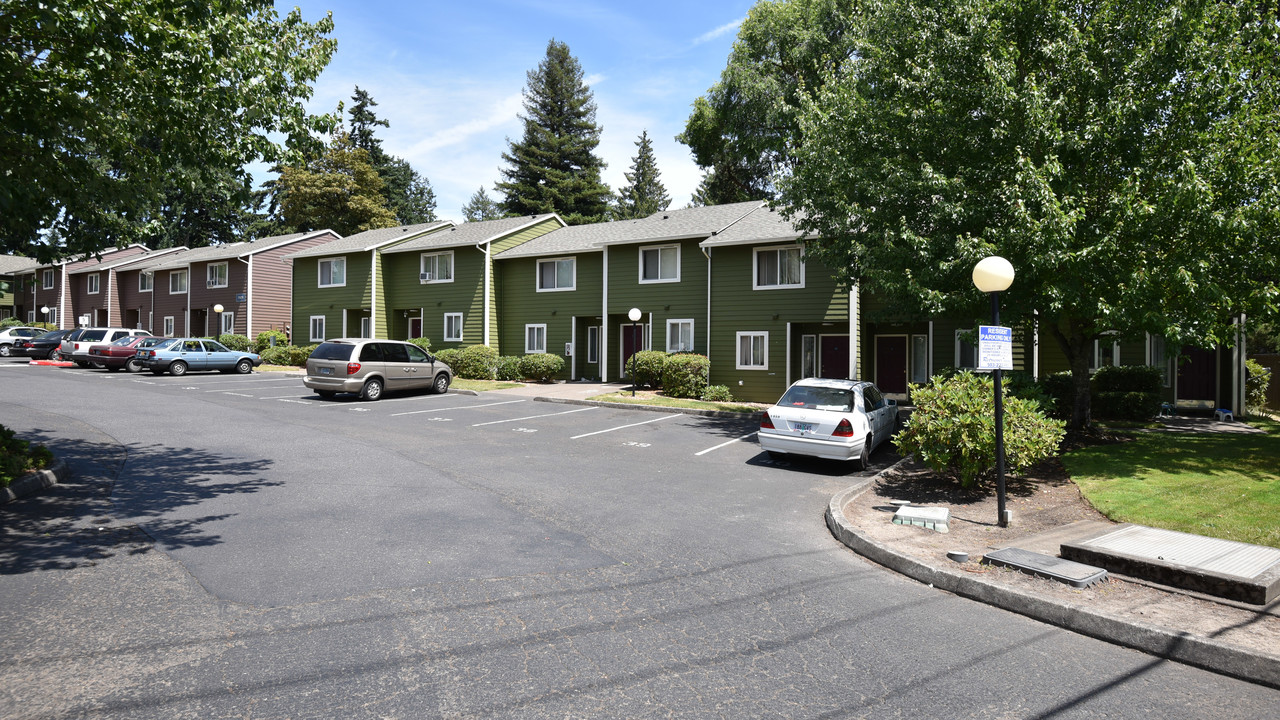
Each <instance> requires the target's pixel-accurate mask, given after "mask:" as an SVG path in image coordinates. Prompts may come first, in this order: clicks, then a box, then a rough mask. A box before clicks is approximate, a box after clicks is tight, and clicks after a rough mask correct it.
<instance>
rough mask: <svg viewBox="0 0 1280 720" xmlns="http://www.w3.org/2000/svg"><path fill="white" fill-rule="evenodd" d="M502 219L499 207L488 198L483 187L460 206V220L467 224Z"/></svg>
mask: <svg viewBox="0 0 1280 720" xmlns="http://www.w3.org/2000/svg"><path fill="white" fill-rule="evenodd" d="M500 217H502V208H501V207H499V205H498V203H497V201H496V200H494V199H493V198H491V197H489V194H488V193H486V192H485V191H484V186H483V185H481V186H480V189H479V190H477V191H476V194H475V195H472V196H471V199H470V200H468V201H467V204H466V205H463V206H462V219H463V220H466V221H467V222H481V221H483V220H497V219H498V218H500Z"/></svg>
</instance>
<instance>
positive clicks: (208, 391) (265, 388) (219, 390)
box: [205, 383, 298, 393]
mask: <svg viewBox="0 0 1280 720" xmlns="http://www.w3.org/2000/svg"><path fill="white" fill-rule="evenodd" d="M287 387H298V384H297V383H294V384H292V385H271V386H268V387H256V388H253V389H254V390H276V389H279V388H287ZM205 392H207V393H215V392H226V390H222V389H218V390H205Z"/></svg>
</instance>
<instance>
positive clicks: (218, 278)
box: [204, 262, 227, 288]
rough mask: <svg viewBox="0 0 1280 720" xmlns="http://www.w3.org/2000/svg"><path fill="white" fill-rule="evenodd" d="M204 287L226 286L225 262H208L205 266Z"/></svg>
mask: <svg viewBox="0 0 1280 720" xmlns="http://www.w3.org/2000/svg"><path fill="white" fill-rule="evenodd" d="M204 285H205V287H211V288H224V287H226V286H227V263H224V262H221V263H209V264H208V265H207V266H206V274H205V283H204Z"/></svg>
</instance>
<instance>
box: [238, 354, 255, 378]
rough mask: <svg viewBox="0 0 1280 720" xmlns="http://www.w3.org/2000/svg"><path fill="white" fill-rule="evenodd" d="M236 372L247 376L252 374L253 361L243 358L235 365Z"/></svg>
mask: <svg viewBox="0 0 1280 720" xmlns="http://www.w3.org/2000/svg"><path fill="white" fill-rule="evenodd" d="M236 372H238V373H240V374H241V375H248V374H249V373H251V372H253V361H252V360H250V359H249V358H243V359H242V360H240V362H238V363H236Z"/></svg>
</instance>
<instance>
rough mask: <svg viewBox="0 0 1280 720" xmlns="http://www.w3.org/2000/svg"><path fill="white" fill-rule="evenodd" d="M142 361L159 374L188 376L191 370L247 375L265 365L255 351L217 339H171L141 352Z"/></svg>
mask: <svg viewBox="0 0 1280 720" xmlns="http://www.w3.org/2000/svg"><path fill="white" fill-rule="evenodd" d="M138 360H139V361H141V363H142V365H143V366H144V367H147V368H150V369H151V372H153V373H155V374H156V375H160V374H161V373H165V372H168V373H169V374H170V375H186V374H187V371H189V370H220V371H222V372H232V371H235V372H238V373H240V374H242V375H247V374H248V373H251V372H253V369H254V368H255V367H257V366H259V365H261V364H262V358H260V357H258V355H257V354H255V353H251V352H243V351H239V350H231V349H228V348H227V346H226V345H223V344H222V343H220V342H217V341H216V340H206V339H202V338H170V339H168V340H164V341H163V342H160V343H157V344H156V345H152V346H151V347H149V348H147V349H145V350H139V351H138Z"/></svg>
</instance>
